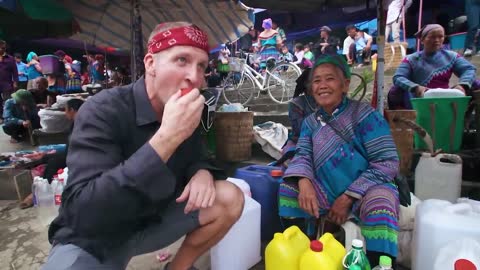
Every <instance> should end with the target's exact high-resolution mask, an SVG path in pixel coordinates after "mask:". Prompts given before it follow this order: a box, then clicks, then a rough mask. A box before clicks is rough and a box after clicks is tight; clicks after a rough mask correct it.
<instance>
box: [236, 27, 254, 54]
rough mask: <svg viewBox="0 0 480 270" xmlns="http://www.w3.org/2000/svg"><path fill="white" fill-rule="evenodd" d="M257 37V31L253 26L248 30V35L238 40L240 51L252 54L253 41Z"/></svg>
mask: <svg viewBox="0 0 480 270" xmlns="http://www.w3.org/2000/svg"><path fill="white" fill-rule="evenodd" d="M256 36H257V33H256V31H255V28H253V26H251V27H250V28H249V29H248V33H246V34H245V35H243V36H242V37H241V38H240V39H239V40H238V43H239V48H240V50H242V51H244V52H251V51H252V44H253V41H254V40H255V39H256V38H257V37H256Z"/></svg>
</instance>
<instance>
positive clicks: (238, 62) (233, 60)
mask: <svg viewBox="0 0 480 270" xmlns="http://www.w3.org/2000/svg"><path fill="white" fill-rule="evenodd" d="M245 62H246V61H245V59H242V58H238V57H229V58H228V66H229V67H230V71H233V72H242V70H243V65H245Z"/></svg>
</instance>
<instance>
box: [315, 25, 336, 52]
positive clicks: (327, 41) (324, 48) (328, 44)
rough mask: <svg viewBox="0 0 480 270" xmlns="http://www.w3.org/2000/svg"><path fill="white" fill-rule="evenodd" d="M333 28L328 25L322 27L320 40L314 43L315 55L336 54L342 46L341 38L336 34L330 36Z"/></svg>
mask: <svg viewBox="0 0 480 270" xmlns="http://www.w3.org/2000/svg"><path fill="white" fill-rule="evenodd" d="M331 32H332V29H330V27H328V26H322V27H321V28H320V40H319V41H318V42H317V43H316V44H315V45H314V48H315V51H314V54H315V57H319V56H320V55H322V54H330V55H335V54H337V51H338V50H339V48H340V39H338V38H337V37H334V36H330V33H331Z"/></svg>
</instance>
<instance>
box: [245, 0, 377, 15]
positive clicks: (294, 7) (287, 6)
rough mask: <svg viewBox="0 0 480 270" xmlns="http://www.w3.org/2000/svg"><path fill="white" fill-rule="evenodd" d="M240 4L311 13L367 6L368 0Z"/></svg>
mask: <svg viewBox="0 0 480 270" xmlns="http://www.w3.org/2000/svg"><path fill="white" fill-rule="evenodd" d="M241 2H242V3H244V4H245V5H247V6H250V7H256V8H265V9H268V10H284V11H301V12H311V11H318V10H322V9H323V8H325V7H347V6H359V5H367V3H368V2H369V0H300V1H294V0H241ZM370 2H373V1H370ZM373 4H375V3H373Z"/></svg>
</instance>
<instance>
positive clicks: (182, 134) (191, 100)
mask: <svg viewBox="0 0 480 270" xmlns="http://www.w3.org/2000/svg"><path fill="white" fill-rule="evenodd" d="M204 103H205V98H204V97H203V96H202V95H200V91H199V90H198V89H197V88H194V89H193V90H192V91H190V92H188V93H187V94H185V95H184V96H181V91H178V92H177V93H175V94H173V95H172V96H171V97H170V99H169V100H168V102H167V104H165V109H164V111H163V117H162V125H161V126H160V129H159V130H162V131H164V132H165V134H167V135H169V136H172V137H175V138H178V140H179V141H180V143H181V142H183V141H185V140H186V139H187V138H189V137H190V136H191V135H192V134H193V132H194V131H195V129H196V128H197V126H198V125H199V124H200V119H201V117H202V111H203V105H204Z"/></svg>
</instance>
